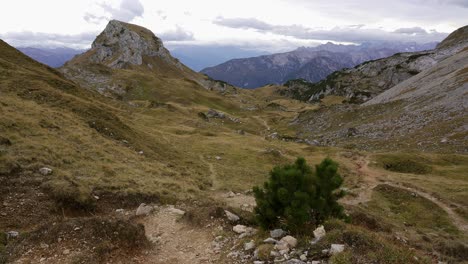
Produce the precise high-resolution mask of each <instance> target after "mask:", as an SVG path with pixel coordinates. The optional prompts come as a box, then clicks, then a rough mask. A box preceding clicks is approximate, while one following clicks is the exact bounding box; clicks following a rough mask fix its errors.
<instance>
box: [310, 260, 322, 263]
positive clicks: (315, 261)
mask: <svg viewBox="0 0 468 264" xmlns="http://www.w3.org/2000/svg"><path fill="white" fill-rule="evenodd" d="M320 263H321V262H320V260H312V263H311V264H320Z"/></svg>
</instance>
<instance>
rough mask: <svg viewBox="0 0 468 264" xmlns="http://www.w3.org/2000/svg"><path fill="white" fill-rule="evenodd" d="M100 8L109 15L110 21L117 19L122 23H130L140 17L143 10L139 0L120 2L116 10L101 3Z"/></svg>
mask: <svg viewBox="0 0 468 264" xmlns="http://www.w3.org/2000/svg"><path fill="white" fill-rule="evenodd" d="M100 6H101V7H102V8H103V9H104V10H105V11H106V12H108V13H110V15H111V19H117V20H121V21H124V22H129V21H132V20H133V19H134V18H135V17H141V16H142V15H143V13H144V12H145V8H144V7H143V5H142V4H141V3H140V1H139V0H122V2H121V3H120V6H119V7H118V8H114V7H112V6H111V5H109V4H106V3H102V4H100Z"/></svg>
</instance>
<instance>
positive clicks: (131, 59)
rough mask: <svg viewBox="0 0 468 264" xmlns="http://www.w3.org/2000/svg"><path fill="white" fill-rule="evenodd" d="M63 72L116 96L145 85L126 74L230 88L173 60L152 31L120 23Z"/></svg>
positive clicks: (163, 82)
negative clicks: (124, 76) (127, 76)
mask: <svg viewBox="0 0 468 264" xmlns="http://www.w3.org/2000/svg"><path fill="white" fill-rule="evenodd" d="M60 70H61V71H62V72H63V73H64V74H65V75H66V76H67V78H69V79H72V80H74V81H76V82H78V83H80V84H81V85H82V86H83V87H87V88H91V87H92V88H93V89H94V90H97V91H99V92H100V93H102V94H106V95H108V96H116V97H122V96H125V95H126V94H128V93H129V92H130V91H132V90H135V89H137V90H138V89H140V88H141V87H143V86H145V85H142V84H141V83H139V82H138V81H136V80H132V78H122V76H123V75H126V74H140V75H142V76H143V75H145V74H147V75H149V76H152V77H153V79H154V80H155V81H158V83H159V84H160V85H167V83H171V80H177V81H178V82H185V83H189V82H191V83H192V84H191V85H193V84H196V85H198V86H199V87H203V88H205V89H216V90H221V91H224V90H225V89H227V88H230V87H228V85H226V84H223V83H220V82H215V81H212V80H210V79H209V78H207V77H206V76H204V75H202V74H199V73H197V72H194V71H193V70H191V69H190V68H188V67H187V66H185V65H184V64H183V63H181V62H180V61H179V60H178V59H176V58H174V57H172V55H171V54H170V52H169V50H167V49H166V48H165V47H164V45H163V42H162V40H161V39H159V38H158V37H156V36H155V35H154V34H153V32H151V31H150V30H148V29H146V28H143V27H140V26H137V25H133V24H128V23H124V22H120V21H117V20H112V21H110V22H109V24H108V25H107V26H106V28H105V29H104V31H102V33H101V34H100V35H99V36H97V38H96V40H95V41H94V42H93V44H92V48H91V49H90V50H88V51H87V52H85V53H83V54H80V55H77V56H75V57H74V58H73V59H72V60H71V61H69V62H67V63H66V64H65V65H64V66H63V67H61V68H60ZM145 89H146V88H145Z"/></svg>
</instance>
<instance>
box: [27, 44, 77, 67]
mask: <svg viewBox="0 0 468 264" xmlns="http://www.w3.org/2000/svg"><path fill="white" fill-rule="evenodd" d="M18 50H20V51H21V52H23V53H24V54H26V55H28V56H29V57H31V58H33V59H35V60H37V61H39V62H41V63H44V64H46V65H49V66H50V67H54V68H57V67H61V66H63V65H64V64H65V62H67V61H69V60H71V59H72V58H73V57H74V56H75V55H77V54H80V53H82V52H84V50H78V49H71V48H65V47H64V48H46V47H19V48H18Z"/></svg>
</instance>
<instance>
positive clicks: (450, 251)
mask: <svg viewBox="0 0 468 264" xmlns="http://www.w3.org/2000/svg"><path fill="white" fill-rule="evenodd" d="M436 249H437V251H439V252H440V253H442V254H443V255H444V256H446V257H447V258H449V260H450V261H449V262H453V263H456V262H458V261H463V260H467V259H468V246H466V245H464V244H462V243H461V242H458V241H443V242H440V243H438V244H437V245H436Z"/></svg>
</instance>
